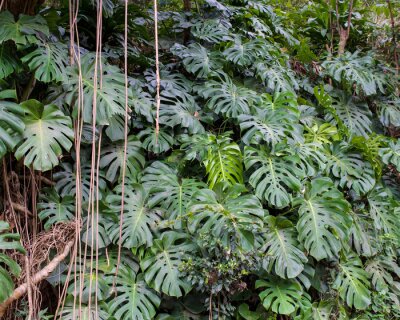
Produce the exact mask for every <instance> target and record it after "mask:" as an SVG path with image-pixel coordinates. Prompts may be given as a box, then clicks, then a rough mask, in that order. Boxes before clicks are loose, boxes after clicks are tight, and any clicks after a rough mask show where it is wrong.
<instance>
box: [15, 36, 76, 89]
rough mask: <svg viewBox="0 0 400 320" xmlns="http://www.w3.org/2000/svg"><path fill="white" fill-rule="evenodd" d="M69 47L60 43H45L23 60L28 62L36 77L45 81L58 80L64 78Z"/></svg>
mask: <svg viewBox="0 0 400 320" xmlns="http://www.w3.org/2000/svg"><path fill="white" fill-rule="evenodd" d="M67 53H68V48H67V46H64V45H62V44H60V43H44V44H40V45H39V46H38V48H37V49H36V50H34V51H32V52H31V53H29V54H28V55H26V56H24V57H23V58H22V59H21V60H22V62H23V63H26V64H27V65H28V67H29V69H30V70H31V71H34V72H35V78H36V79H37V80H39V81H43V82H53V81H54V82H58V81H61V80H63V73H64V72H65V69H66V67H67V61H68V55H67Z"/></svg>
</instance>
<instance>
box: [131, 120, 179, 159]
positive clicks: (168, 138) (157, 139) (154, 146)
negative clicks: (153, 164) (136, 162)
mask: <svg viewBox="0 0 400 320" xmlns="http://www.w3.org/2000/svg"><path fill="white" fill-rule="evenodd" d="M172 134H173V133H172V132H171V131H169V130H166V129H164V128H162V127H161V128H160V131H159V132H158V135H157V133H156V129H155V127H148V128H146V129H143V130H141V131H140V132H139V134H138V137H139V138H140V139H141V140H142V146H143V148H145V149H146V150H148V151H151V152H153V153H155V154H159V153H163V152H166V151H168V150H170V149H171V147H172V145H173V144H174V137H173V135H172Z"/></svg>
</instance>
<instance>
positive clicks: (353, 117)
mask: <svg viewBox="0 0 400 320" xmlns="http://www.w3.org/2000/svg"><path fill="white" fill-rule="evenodd" d="M332 108H333V110H334V112H335V115H332V114H329V115H327V117H326V119H327V121H329V122H331V123H332V124H337V120H336V119H335V117H336V116H337V117H338V118H339V120H340V122H341V125H343V126H345V127H346V128H347V129H348V131H349V133H350V135H351V136H363V137H365V138H368V134H369V133H371V127H372V121H371V119H370V118H371V116H372V114H371V111H370V110H369V109H368V105H367V104H366V103H356V102H355V100H354V98H353V97H352V96H347V95H345V94H341V95H339V96H338V97H337V98H336V99H334V100H333V101H332ZM339 125H340V124H339Z"/></svg>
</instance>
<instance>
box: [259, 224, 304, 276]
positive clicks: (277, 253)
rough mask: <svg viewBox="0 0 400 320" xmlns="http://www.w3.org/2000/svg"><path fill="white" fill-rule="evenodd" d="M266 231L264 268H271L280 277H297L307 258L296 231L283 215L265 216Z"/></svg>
mask: <svg viewBox="0 0 400 320" xmlns="http://www.w3.org/2000/svg"><path fill="white" fill-rule="evenodd" d="M267 223H268V229H267V230H268V231H267V233H266V236H265V241H266V242H265V245H264V246H263V251H265V254H266V257H265V258H264V262H263V264H264V266H265V267H264V268H265V269H266V270H271V269H272V268H273V267H274V271H275V273H276V274H277V275H278V276H279V277H281V278H294V277H297V276H298V275H299V274H300V273H301V272H302V271H303V269H304V264H305V263H306V262H307V258H306V256H305V255H304V253H303V251H301V249H300V248H301V247H300V246H299V243H298V241H297V232H296V229H295V228H294V227H293V224H292V223H291V222H290V221H289V220H288V219H286V218H283V217H274V216H269V217H267Z"/></svg>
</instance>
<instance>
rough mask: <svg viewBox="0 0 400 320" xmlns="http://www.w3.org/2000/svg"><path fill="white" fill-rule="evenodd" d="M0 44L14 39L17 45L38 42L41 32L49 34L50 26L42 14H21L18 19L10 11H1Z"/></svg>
mask: <svg viewBox="0 0 400 320" xmlns="http://www.w3.org/2000/svg"><path fill="white" fill-rule="evenodd" d="M0 25H1V29H0V44H1V43H3V42H5V41H8V40H12V41H14V42H15V43H16V44H17V45H26V44H32V43H37V42H38V38H37V36H39V35H40V34H43V35H46V36H48V35H49V28H48V27H47V23H46V20H45V19H43V17H42V16H40V15H36V16H27V15H24V14H21V15H20V16H19V18H18V20H17V21H15V19H14V17H13V15H12V14H11V12H9V11H3V12H1V13H0Z"/></svg>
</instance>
